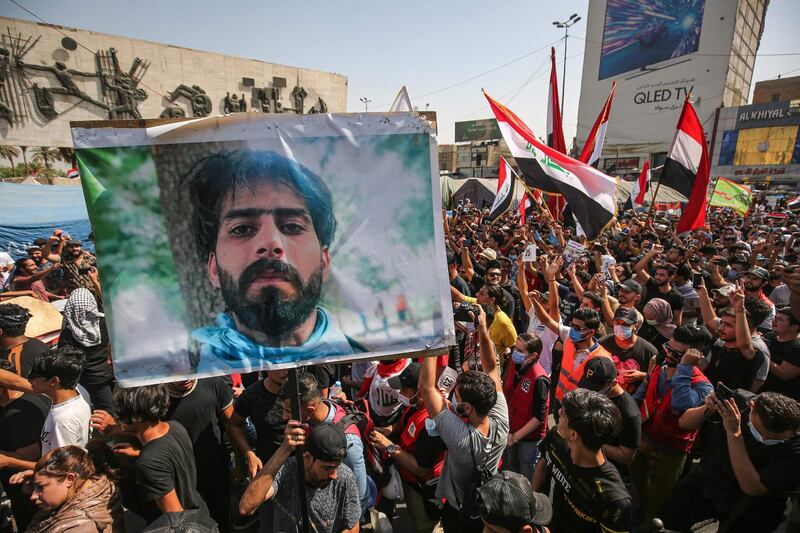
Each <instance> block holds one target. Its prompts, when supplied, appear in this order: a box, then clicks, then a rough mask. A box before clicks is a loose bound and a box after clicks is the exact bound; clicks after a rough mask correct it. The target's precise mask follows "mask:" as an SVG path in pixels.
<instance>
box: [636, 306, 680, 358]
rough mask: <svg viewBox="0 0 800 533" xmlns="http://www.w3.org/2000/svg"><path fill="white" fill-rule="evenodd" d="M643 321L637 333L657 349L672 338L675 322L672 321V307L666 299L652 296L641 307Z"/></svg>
mask: <svg viewBox="0 0 800 533" xmlns="http://www.w3.org/2000/svg"><path fill="white" fill-rule="evenodd" d="M642 315H644V319H645V323H644V324H642V328H641V329H640V330H639V332H638V335H639V337H642V338H643V339H644V340H646V341H647V342H649V343H650V344H652V345H653V346H655V347H656V348H657V349H658V348H660V347H661V345H663V344H664V343H665V342H667V341H668V340H669V339H671V338H672V332H673V331H675V324H673V323H672V309H671V308H670V306H669V303H668V302H667V301H666V300H662V299H661V298H653V299H652V300H650V301H649V302H647V303H646V304H645V306H644V308H643V309H642Z"/></svg>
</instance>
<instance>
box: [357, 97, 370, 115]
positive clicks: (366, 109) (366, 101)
mask: <svg viewBox="0 0 800 533" xmlns="http://www.w3.org/2000/svg"><path fill="white" fill-rule="evenodd" d="M359 100H361V101H362V102H364V112H365V113H366V112H367V111H369V103H370V102H371V101H372V100H370V99H369V98H367V97H366V96H363V97H361V98H359Z"/></svg>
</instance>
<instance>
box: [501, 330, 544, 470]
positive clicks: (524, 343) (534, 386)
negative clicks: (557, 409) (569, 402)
mask: <svg viewBox="0 0 800 533" xmlns="http://www.w3.org/2000/svg"><path fill="white" fill-rule="evenodd" d="M541 352H542V341H541V339H539V337H537V336H535V335H532V334H530V333H522V334H520V335H519V336H518V337H517V342H516V344H515V345H514V351H513V352H512V353H511V359H509V360H508V361H507V362H506V371H505V382H504V383H503V393H504V394H505V395H506V399H507V400H508V419H509V432H508V444H507V445H506V451H505V453H504V454H503V467H504V468H505V469H506V470H511V471H512V472H516V473H518V474H522V475H523V476H525V478H526V479H530V478H531V476H533V469H534V467H535V466H536V462H537V461H538V460H539V441H541V440H542V438H543V437H544V436H545V434H546V433H547V414H548V408H549V406H550V405H549V398H550V377H549V376H548V375H547V372H546V371H545V370H544V368H542V365H540V364H539V355H540V354H541Z"/></svg>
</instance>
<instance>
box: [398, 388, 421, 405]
mask: <svg viewBox="0 0 800 533" xmlns="http://www.w3.org/2000/svg"><path fill="white" fill-rule="evenodd" d="M416 397H417V395H416V394H415V395H414V396H412V397H411V398H409V397H407V396H403V395H402V394H400V393H399V392H398V393H397V399H398V401H399V402H400V403H401V404H403V405H404V406H405V407H409V406H410V405H411V404H412V403H411V402H412V401H414V400H415V399H416ZM414 403H416V402H414Z"/></svg>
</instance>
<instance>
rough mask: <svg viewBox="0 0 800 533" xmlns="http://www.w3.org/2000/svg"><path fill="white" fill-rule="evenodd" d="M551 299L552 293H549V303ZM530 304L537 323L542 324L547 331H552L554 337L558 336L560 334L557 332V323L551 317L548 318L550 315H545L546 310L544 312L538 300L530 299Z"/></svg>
mask: <svg viewBox="0 0 800 533" xmlns="http://www.w3.org/2000/svg"><path fill="white" fill-rule="evenodd" d="M552 298H553V293H552V292H551V293H550V299H551V300H550V301H551V302H552ZM530 302H531V304H532V305H533V310H534V312H535V313H536V318H538V319H539V321H540V322H541V323H542V324H544V326H545V327H546V328H547V329H549V330H550V331H552V332H553V333H555V334H556V335H558V334H559V333H560V331H559V327H558V322H556V321H555V320H554V319H553V317H551V316H550V315H549V314H548V313H547V310H546V309H545V308H544V306H543V305H542V304H541V303H540V302H539V299H538V298H531V299H530Z"/></svg>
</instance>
